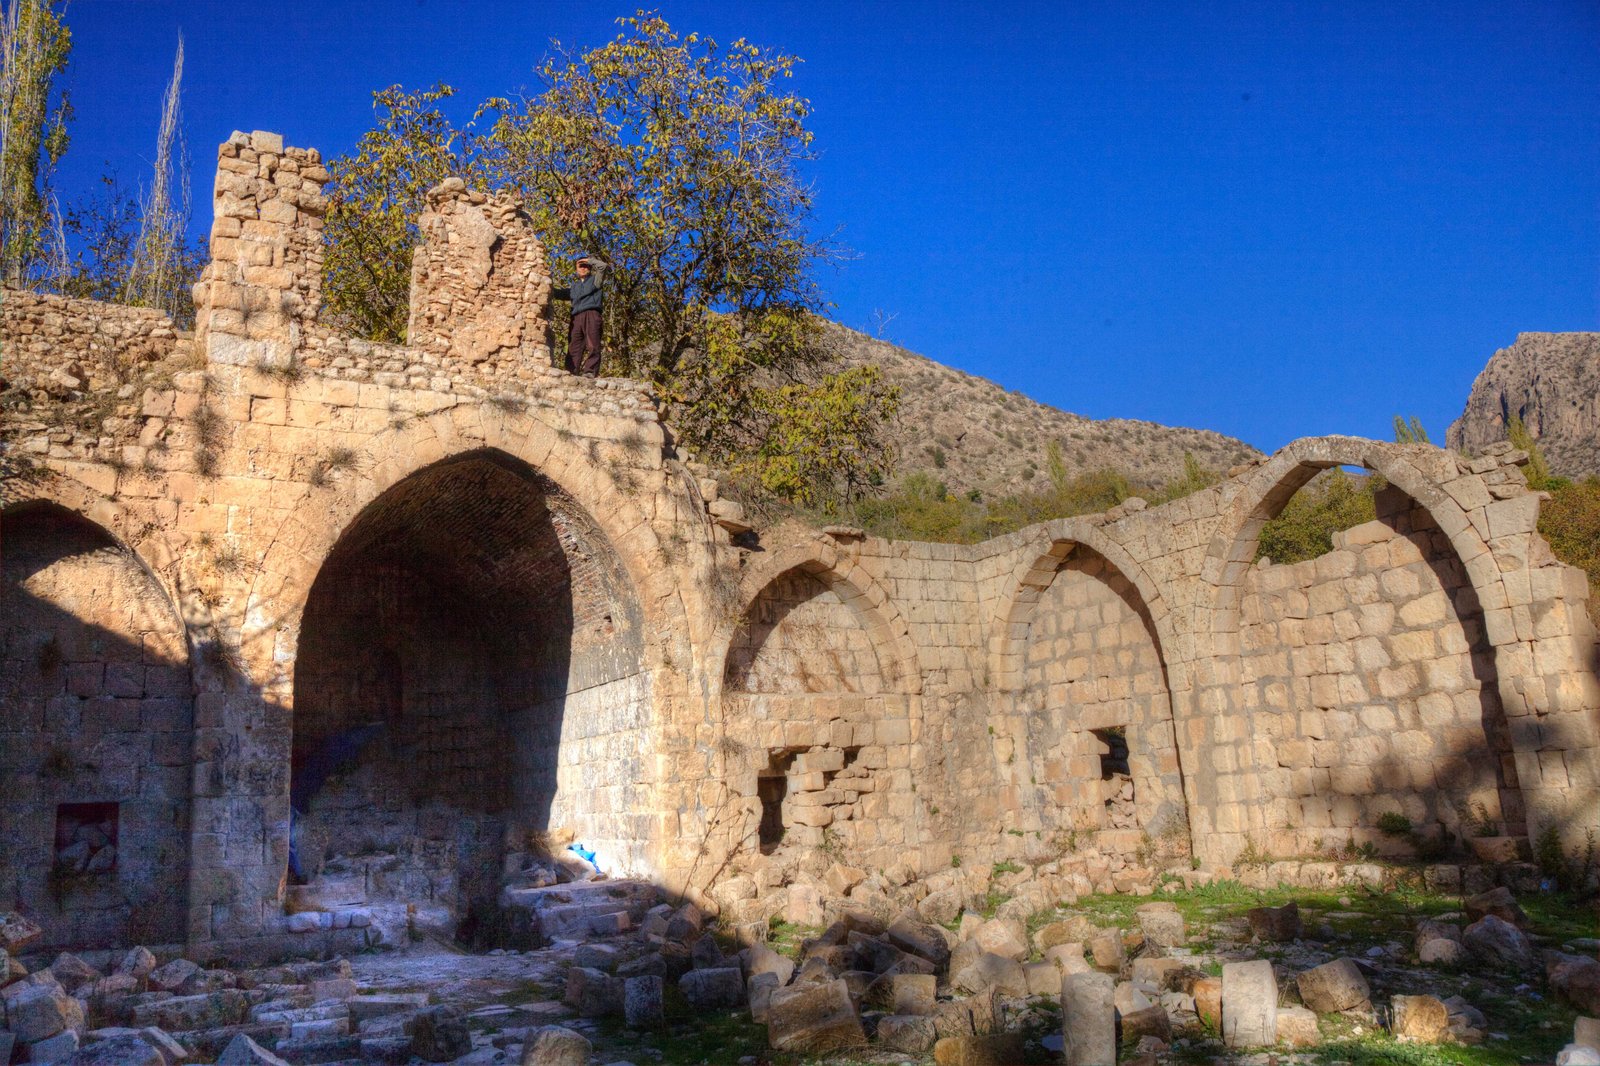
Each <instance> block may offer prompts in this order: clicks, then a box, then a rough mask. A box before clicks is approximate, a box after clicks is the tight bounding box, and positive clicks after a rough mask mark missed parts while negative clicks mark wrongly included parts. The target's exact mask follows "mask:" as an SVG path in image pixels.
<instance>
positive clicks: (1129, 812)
mask: <svg viewBox="0 0 1600 1066" xmlns="http://www.w3.org/2000/svg"><path fill="white" fill-rule="evenodd" d="M1093 732H1094V737H1095V739H1096V740H1098V741H1099V742H1100V795H1101V798H1102V799H1103V800H1104V802H1105V810H1106V814H1105V826H1106V828H1107V829H1137V828H1138V827H1139V812H1138V809H1137V808H1136V807H1135V805H1134V790H1133V771H1132V770H1131V769H1130V768H1129V766H1128V727H1127V726H1120V725H1119V726H1111V727H1110V728H1107V729H1096V730H1094V731H1093Z"/></svg>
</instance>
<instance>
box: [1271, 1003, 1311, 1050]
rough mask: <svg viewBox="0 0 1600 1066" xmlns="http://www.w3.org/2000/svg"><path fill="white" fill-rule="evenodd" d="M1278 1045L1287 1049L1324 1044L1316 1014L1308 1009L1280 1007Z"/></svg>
mask: <svg viewBox="0 0 1600 1066" xmlns="http://www.w3.org/2000/svg"><path fill="white" fill-rule="evenodd" d="M1278 1043H1280V1044H1283V1045H1285V1046H1286V1047H1316V1046H1317V1045H1318V1044H1320V1043H1322V1032H1321V1030H1319V1029H1318V1028H1317V1015H1316V1012H1315V1011H1313V1010H1310V1009H1308V1008H1306V1007H1279V1008H1278Z"/></svg>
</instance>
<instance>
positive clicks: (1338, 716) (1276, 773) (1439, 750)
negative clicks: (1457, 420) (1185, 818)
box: [1180, 437, 1525, 858]
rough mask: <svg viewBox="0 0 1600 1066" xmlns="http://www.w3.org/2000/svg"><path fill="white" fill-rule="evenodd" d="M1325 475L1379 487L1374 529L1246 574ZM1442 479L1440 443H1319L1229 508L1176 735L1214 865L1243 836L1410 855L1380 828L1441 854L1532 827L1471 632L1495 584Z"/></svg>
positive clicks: (1484, 662) (1485, 649) (1484, 641)
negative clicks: (1397, 822)
mask: <svg viewBox="0 0 1600 1066" xmlns="http://www.w3.org/2000/svg"><path fill="white" fill-rule="evenodd" d="M1444 464H1448V469H1446V468H1445V466H1444ZM1334 466H1356V467H1362V468H1365V469H1366V470H1368V471H1371V472H1372V473H1373V474H1376V475H1380V476H1382V477H1383V478H1384V479H1385V481H1386V482H1387V487H1386V488H1384V489H1383V490H1382V491H1380V492H1379V494H1378V497H1377V500H1378V518H1377V519H1376V520H1375V521H1373V522H1369V523H1366V524H1364V525H1361V526H1357V527H1356V528H1354V529H1352V530H1349V531H1346V532H1344V533H1342V534H1339V535H1337V536H1336V537H1335V547H1334V550H1333V551H1331V552H1329V553H1327V554H1325V555H1323V556H1321V557H1319V558H1317V559H1314V560H1308V561H1306V562H1301V563H1295V564H1290V565H1272V566H1261V565H1257V564H1256V562H1255V554H1256V541H1257V537H1258V535H1259V533H1260V531H1261V528H1262V526H1263V525H1264V524H1265V523H1266V522H1267V521H1269V520H1270V519H1271V518H1273V517H1274V516H1275V515H1277V513H1278V512H1279V511H1281V510H1282V509H1283V507H1284V506H1285V505H1286V504H1287V503H1288V501H1289V500H1290V499H1291V498H1292V497H1293V495H1294V493H1295V492H1296V491H1298V490H1299V489H1300V488H1301V487H1302V486H1304V485H1305V484H1306V483H1307V482H1308V481H1310V480H1311V478H1313V477H1315V476H1316V475H1317V474H1318V473H1319V472H1321V471H1323V470H1326V469H1329V468H1331V467H1334ZM1454 476H1455V460H1454V458H1453V457H1452V456H1449V455H1448V454H1446V453H1442V452H1439V451H1438V450H1437V449H1432V448H1427V447H1417V446H1396V445H1384V444H1381V443H1377V442H1373V441H1363V440H1359V439H1357V438H1347V437H1327V438H1314V439H1308V440H1302V441H1296V442H1294V443H1293V444H1291V445H1289V446H1288V447H1286V448H1285V449H1283V450H1282V451H1280V452H1279V453H1277V454H1276V455H1274V456H1273V457H1272V458H1271V459H1270V460H1269V461H1268V462H1267V463H1265V464H1263V465H1262V467H1261V468H1260V469H1259V470H1258V471H1257V472H1256V473H1255V474H1254V476H1253V477H1252V478H1251V479H1250V480H1249V481H1248V482H1247V483H1246V484H1245V486H1244V487H1243V489H1242V491H1241V492H1240V493H1239V494H1238V496H1237V497H1236V498H1235V500H1234V502H1233V504H1232V506H1231V507H1230V509H1229V510H1228V511H1227V512H1226V513H1225V514H1224V516H1223V520H1222V522H1221V523H1220V524H1219V527H1218V535H1217V538H1216V539H1215V540H1214V541H1213V543H1212V545H1211V548H1210V552H1209V559H1208V573H1207V575H1206V576H1207V577H1208V578H1210V579H1211V580H1212V581H1213V582H1214V583H1215V584H1214V589H1215V592H1214V598H1213V601H1212V606H1211V609H1210V611H1209V618H1203V619H1202V623H1201V625H1200V626H1199V629H1200V631H1201V632H1204V633H1207V634H1209V638H1210V646H1209V648H1207V649H1206V651H1207V652H1208V653H1209V654H1205V655H1203V656H1202V657H1201V660H1200V662H1199V663H1197V668H1198V669H1197V681H1196V690H1197V698H1196V700H1195V704H1194V706H1195V707H1196V709H1197V717H1196V718H1195V720H1194V721H1192V722H1190V723H1187V726H1188V729H1187V732H1188V733H1189V736H1190V740H1191V741H1192V743H1193V744H1194V745H1195V747H1196V748H1197V749H1198V750H1197V758H1196V759H1195V760H1194V761H1195V764H1196V766H1197V773H1196V774H1195V775H1194V778H1195V780H1194V781H1192V782H1191V784H1192V798H1195V797H1197V802H1194V803H1193V804H1192V805H1193V806H1195V807H1196V821H1197V830H1198V828H1199V827H1200V824H1201V823H1203V824H1204V827H1205V829H1207V830H1208V831H1213V832H1214V834H1215V835H1214V836H1212V835H1211V833H1210V832H1208V833H1207V836H1208V837H1210V838H1211V839H1212V840H1213V841H1214V844H1215V847H1216V850H1217V856H1218V857H1222V858H1231V857H1232V856H1233V855H1236V854H1237V853H1238V852H1239V851H1240V850H1241V849H1242V848H1243V847H1245V845H1246V842H1247V841H1248V842H1250V843H1252V844H1254V846H1255V847H1256V848H1257V849H1258V850H1260V851H1262V852H1264V853H1266V854H1309V853H1319V852H1327V851H1331V850H1338V849H1341V848H1347V847H1349V846H1351V845H1352V844H1353V845H1356V846H1362V845H1365V844H1371V845H1373V846H1374V847H1377V848H1378V849H1380V850H1384V851H1391V852H1392V851H1405V850H1408V849H1409V848H1410V847H1411V845H1410V844H1409V842H1407V841H1405V840H1404V839H1403V838H1401V837H1397V836H1395V835H1394V834H1385V833H1383V832H1382V831H1380V830H1379V829H1378V828H1377V825H1378V821H1379V819H1380V818H1382V817H1383V816H1384V815H1386V814H1387V815H1400V816H1403V817H1405V818H1406V819H1407V820H1408V821H1409V822H1410V823H1411V824H1412V826H1413V828H1415V829H1416V830H1418V831H1419V832H1420V833H1422V834H1423V835H1425V836H1426V835H1434V836H1438V837H1440V838H1442V839H1443V840H1445V841H1446V842H1448V841H1450V840H1452V839H1456V838H1462V837H1471V836H1474V835H1477V834H1478V833H1482V832H1485V831H1489V832H1496V833H1501V834H1504V835H1509V836H1521V835H1523V834H1524V833H1525V822H1524V813H1523V810H1522V797H1521V792H1520V788H1519V786H1518V781H1517V769H1516V761H1515V758H1514V742H1513V738H1512V735H1511V731H1510V729H1509V728H1508V726H1507V721H1506V717H1505V712H1504V707H1503V691H1502V687H1501V683H1500V678H1499V676H1498V670H1497V665H1496V660H1497V649H1496V647H1495V645H1494V643H1493V641H1492V640H1491V639H1490V635H1489V632H1488V628H1487V626H1486V625H1485V621H1484V607H1483V605H1484V604H1485V603H1486V602H1490V603H1497V604H1503V603H1505V589H1504V586H1503V585H1502V584H1501V578H1500V573H1499V569H1498V566H1497V564H1496V561H1495V558H1494V556H1493V555H1492V554H1491V553H1490V551H1489V548H1488V546H1487V544H1486V543H1485V541H1484V539H1483V537H1482V536H1480V534H1479V531H1478V529H1477V528H1476V527H1475V526H1474V524H1473V522H1472V520H1471V519H1470V518H1469V517H1468V515H1467V514H1466V513H1465V512H1464V511H1463V510H1462V508H1461V506H1460V505H1459V504H1458V503H1457V502H1456V500H1455V499H1454V498H1453V497H1452V496H1451V495H1450V493H1448V492H1446V491H1445V489H1444V488H1443V487H1442V485H1441V481H1442V480H1444V479H1446V478H1452V477H1454ZM1207 622H1209V624H1206V623H1207ZM1182 728H1183V726H1182V725H1180V729H1182ZM1199 835H1200V834H1199V832H1197V837H1198V836H1199Z"/></svg>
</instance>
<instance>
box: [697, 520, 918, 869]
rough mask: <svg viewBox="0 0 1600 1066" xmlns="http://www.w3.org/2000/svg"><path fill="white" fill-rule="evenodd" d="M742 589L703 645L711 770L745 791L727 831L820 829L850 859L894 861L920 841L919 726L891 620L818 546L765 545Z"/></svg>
mask: <svg viewBox="0 0 1600 1066" xmlns="http://www.w3.org/2000/svg"><path fill="white" fill-rule="evenodd" d="M742 588H743V591H742V594H741V602H743V603H744V608H743V609H742V610H741V611H740V613H739V616H738V620H737V622H736V623H735V624H734V625H733V626H732V627H731V628H730V629H729V630H728V631H727V632H726V633H725V634H724V635H723V638H722V640H721V641H719V645H720V646H719V648H718V649H717V654H719V655H721V657H722V661H723V668H722V671H721V677H720V690H721V691H720V698H721V706H722V726H723V730H724V736H725V737H726V742H725V744H724V749H725V753H726V756H727V757H726V758H725V760H724V772H725V774H726V777H727V780H728V781H729V782H730V784H731V786H732V788H733V790H734V792H735V793H736V794H739V795H742V796H744V797H746V799H747V800H748V801H750V802H749V803H748V804H747V806H746V807H745V808H744V813H745V817H744V819H743V821H742V822H741V823H740V824H739V825H736V826H735V827H734V828H733V830H732V834H731V835H732V837H733V839H734V840H735V841H736V842H737V844H738V845H739V846H742V847H744V848H746V849H749V850H755V849H758V848H759V849H760V850H762V851H766V852H772V851H777V850H780V849H786V850H795V851H804V850H805V849H809V848H815V847H818V846H821V845H823V844H824V843H825V842H828V841H830V840H831V841H834V842H837V843H838V844H839V845H840V846H843V847H846V848H848V849H850V851H851V854H852V855H853V856H855V857H856V859H855V861H858V862H860V863H874V862H882V863H885V864H887V863H889V862H891V861H895V860H896V859H898V860H900V861H903V860H904V859H905V858H906V855H905V849H907V848H908V847H910V846H915V845H917V844H919V843H920V840H919V837H918V822H917V819H916V817H915V812H916V804H915V795H914V792H915V790H914V788H913V786H912V781H911V771H912V767H913V766H914V765H915V763H916V761H917V759H916V751H917V747H918V744H919V743H920V739H921V725H922V722H921V696H920V691H921V672H920V669H919V668H918V665H917V660H916V657H915V652H914V651H913V650H912V648H911V645H910V642H909V640H908V639H907V636H906V627H905V623H904V621H903V620H902V619H901V618H900V617H899V615H898V613H897V612H896V611H895V610H894V608H893V606H892V604H891V603H890V601H889V600H888V599H887V597H886V596H885V595H884V593H883V591H882V589H881V587H879V586H878V585H877V583H876V582H874V581H873V580H872V579H871V577H870V576H869V575H867V574H866V573H865V572H864V571H862V570H861V569H860V568H859V567H857V566H855V565H854V564H853V563H852V562H850V561H849V560H847V559H841V558H840V557H839V555H838V554H837V553H835V552H833V551H832V550H831V549H829V548H827V547H826V546H823V545H817V546H811V545H801V546H795V547H792V548H790V549H788V550H785V551H780V552H778V553H775V555H774V556H773V557H771V558H770V559H768V560H767V561H766V562H765V563H764V564H763V565H762V566H761V567H760V569H759V570H757V571H755V572H753V573H751V574H750V575H748V576H747V577H746V579H745V581H744V582H743V586H742ZM713 661H715V659H713Z"/></svg>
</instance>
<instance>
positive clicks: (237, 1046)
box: [217, 1033, 289, 1066]
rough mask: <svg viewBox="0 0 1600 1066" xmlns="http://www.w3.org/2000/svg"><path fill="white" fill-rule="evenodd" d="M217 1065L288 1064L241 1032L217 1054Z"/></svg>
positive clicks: (278, 1065) (279, 1065)
mask: <svg viewBox="0 0 1600 1066" xmlns="http://www.w3.org/2000/svg"><path fill="white" fill-rule="evenodd" d="M217 1066H289V1064H288V1063H287V1062H285V1061H283V1060H282V1059H280V1058H279V1057H278V1056H276V1055H274V1054H273V1053H272V1052H270V1051H268V1050H267V1049H266V1048H264V1047H262V1046H261V1045H260V1044H258V1043H256V1042H255V1041H254V1040H251V1039H250V1038H249V1037H248V1036H246V1035H244V1034H243V1033H240V1034H238V1035H237V1036H235V1037H234V1038H233V1039H232V1040H231V1041H229V1043H228V1046H227V1047H225V1048H223V1049H222V1054H220V1055H218V1056H217Z"/></svg>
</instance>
